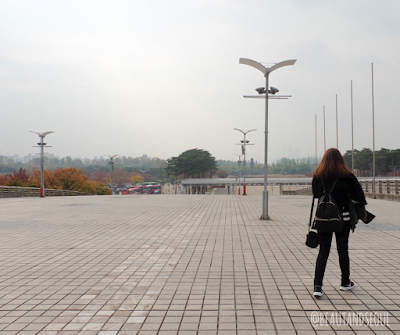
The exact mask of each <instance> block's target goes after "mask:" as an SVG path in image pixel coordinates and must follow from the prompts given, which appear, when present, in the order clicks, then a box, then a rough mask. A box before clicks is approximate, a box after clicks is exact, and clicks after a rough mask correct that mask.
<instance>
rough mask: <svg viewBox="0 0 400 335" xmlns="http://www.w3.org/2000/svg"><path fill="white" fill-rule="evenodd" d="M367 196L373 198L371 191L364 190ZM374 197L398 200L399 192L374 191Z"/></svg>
mask: <svg viewBox="0 0 400 335" xmlns="http://www.w3.org/2000/svg"><path fill="white" fill-rule="evenodd" d="M364 194H365V196H366V197H367V198H372V199H373V198H374V194H373V193H372V192H364ZM375 196H376V197H375V199H382V200H390V201H400V194H387V193H375Z"/></svg>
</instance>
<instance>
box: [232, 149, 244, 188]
mask: <svg viewBox="0 0 400 335" xmlns="http://www.w3.org/2000/svg"><path fill="white" fill-rule="evenodd" d="M233 155H235V156H238V158H239V160H238V161H237V163H238V170H237V171H239V186H238V188H239V194H240V171H241V166H242V161H241V160H240V157H242V156H243V154H241V155H238V154H233Z"/></svg>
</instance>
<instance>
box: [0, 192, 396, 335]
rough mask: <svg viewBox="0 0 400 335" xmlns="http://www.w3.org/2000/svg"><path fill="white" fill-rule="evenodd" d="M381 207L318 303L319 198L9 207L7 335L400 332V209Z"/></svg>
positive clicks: (1, 267) (334, 267) (1, 228)
mask: <svg viewBox="0 0 400 335" xmlns="http://www.w3.org/2000/svg"><path fill="white" fill-rule="evenodd" d="M369 203H370V204H369V206H368V209H369V210H370V211H371V212H373V213H374V214H375V215H376V216H377V217H376V219H375V220H374V222H373V223H371V224H369V225H364V224H363V223H360V224H358V228H357V229H356V232H355V233H354V234H351V237H350V258H351V271H352V275H351V277H352V280H354V282H355V283H356V288H355V289H354V290H353V291H348V292H342V291H339V285H340V269H339V265H338V257H337V253H336V249H335V247H333V248H332V252H331V255H330V259H329V262H328V268H327V271H326V275H325V281H324V291H325V293H326V294H325V296H323V297H322V298H321V299H319V300H316V299H314V298H313V297H312V288H313V286H312V283H313V272H314V263H315V259H316V254H317V250H312V249H309V248H307V247H306V246H305V245H304V240H305V235H306V231H307V224H308V216H309V210H310V205H311V199H310V197H302V196H276V197H270V215H271V217H272V220H270V221H261V220H259V216H260V214H261V198H260V197H258V196H248V197H244V196H228V195H226V196H225V195H221V196H217V195H215V196H208V195H204V196H202V195H153V196H146V195H144V196H114V197H111V196H102V197H101V196H97V197H63V198H45V199H39V198H33V199H32V198H19V199H0V334H1V335H13V334H26V335H28V334H32V335H33V334H40V335H53V334H60V335H62V334H66V335H76V334H79V335H81V334H82V335H83V334H87V335H89V334H101V335H120V334H121V335H123V334H126V335H145V334H146V335H153V334H154V335H155V334H160V335H167V334H171V335H172V334H179V335H184V334H185V335H195V334H198V335H200V334H201V335H206V334H207V335H208V334H210V335H216V334H218V335H221V334H224V335H229V334H243V335H244V334H249V335H250V334H254V335H255V334H259V335H264V334H307V335H308V334H326V335H328V334H340V335H345V334H373V333H377V334H382V335H383V334H400V257H399V256H400V220H399V218H400V203H397V202H388V201H383V200H369Z"/></svg>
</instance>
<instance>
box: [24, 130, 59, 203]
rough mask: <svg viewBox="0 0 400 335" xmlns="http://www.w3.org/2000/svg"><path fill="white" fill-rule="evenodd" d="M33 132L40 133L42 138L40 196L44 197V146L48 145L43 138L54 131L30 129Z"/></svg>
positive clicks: (40, 144)
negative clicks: (39, 131) (40, 131)
mask: <svg viewBox="0 0 400 335" xmlns="http://www.w3.org/2000/svg"><path fill="white" fill-rule="evenodd" d="M30 132H31V133H35V134H38V135H39V138H40V143H38V146H39V147H40V197H41V198H43V197H44V196H45V191H44V149H43V148H44V147H45V146H46V144H47V143H44V142H43V139H44V138H45V137H46V136H47V135H49V134H51V133H54V131H47V132H45V133H42V134H41V133H37V132H36V131H30Z"/></svg>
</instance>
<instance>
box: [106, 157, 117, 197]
mask: <svg viewBox="0 0 400 335" xmlns="http://www.w3.org/2000/svg"><path fill="white" fill-rule="evenodd" d="M117 156H118V155H114V156H107V157H110V161H109V162H108V164H110V165H111V195H113V194H114V192H113V181H112V177H113V172H114V158H115V157H117Z"/></svg>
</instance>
